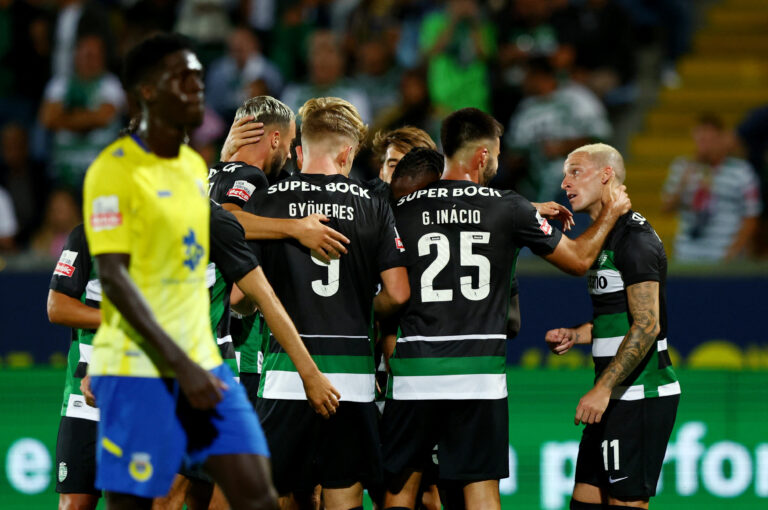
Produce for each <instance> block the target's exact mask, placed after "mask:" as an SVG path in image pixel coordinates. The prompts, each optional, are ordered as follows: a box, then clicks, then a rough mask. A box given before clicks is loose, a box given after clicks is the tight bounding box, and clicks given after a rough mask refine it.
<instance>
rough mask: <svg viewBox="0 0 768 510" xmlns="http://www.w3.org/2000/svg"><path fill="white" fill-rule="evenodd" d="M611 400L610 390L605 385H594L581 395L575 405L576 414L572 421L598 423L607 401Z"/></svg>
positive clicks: (575, 422)
mask: <svg viewBox="0 0 768 510" xmlns="http://www.w3.org/2000/svg"><path fill="white" fill-rule="evenodd" d="M610 401H611V390H610V389H609V388H606V387H605V386H595V387H594V388H592V389H591V390H589V391H588V392H587V394H586V395H584V396H583V397H581V400H579V405H578V406H576V416H575V417H574V419H573V423H574V424H575V425H578V424H579V423H583V424H585V425H586V424H589V423H600V419H601V418H602V417H603V413H604V412H605V409H606V408H607V407H608V403H609V402H610Z"/></svg>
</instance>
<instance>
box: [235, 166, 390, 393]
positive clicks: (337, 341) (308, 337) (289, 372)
mask: <svg viewBox="0 0 768 510" xmlns="http://www.w3.org/2000/svg"><path fill="white" fill-rule="evenodd" d="M245 210H246V211H248V212H253V213H255V214H258V215H260V216H268V217H275V218H303V217H305V216H308V215H310V214H315V213H319V214H325V215H326V216H328V217H329V218H331V221H330V222H329V223H328V225H329V226H331V227H332V228H334V229H336V230H337V231H339V232H341V233H342V234H344V235H345V236H346V237H347V238H348V239H349V240H350V242H351V244H349V245H348V246H347V249H348V251H349V253H348V254H346V255H342V256H341V258H340V259H337V260H332V261H331V262H330V264H326V263H325V262H323V261H322V260H320V259H319V258H318V257H317V256H316V255H313V254H311V253H310V252H309V250H308V249H307V248H305V247H303V246H302V245H301V244H299V243H298V241H295V240H284V241H266V242H259V243H252V244H254V245H255V247H256V250H257V255H258V258H259V261H260V262H261V263H262V267H263V269H264V273H265V274H266V276H267V278H268V279H269V281H270V283H271V284H272V286H273V288H274V289H275V293H276V294H277V296H278V297H279V298H280V301H282V303H283V305H284V306H285V309H286V311H287V312H288V315H290V317H291V319H292V320H293V322H294V324H295V325H296V329H297V330H298V332H299V334H300V335H301V338H302V340H303V341H304V344H305V345H306V346H307V349H308V350H309V353H310V354H311V355H312V358H313V359H314V360H315V363H316V364H317V366H318V368H319V369H320V371H322V372H323V373H324V374H325V375H326V376H327V377H328V379H329V380H330V381H331V383H332V384H333V385H334V386H335V387H336V389H338V390H339V392H340V393H341V398H342V400H344V401H352V402H372V401H373V398H374V389H375V381H374V362H373V345H372V342H371V340H370V337H369V330H370V328H371V319H372V308H373V298H374V296H375V294H376V289H377V285H378V282H379V274H380V273H381V272H383V271H386V270H388V269H392V268H394V267H401V266H404V265H405V260H404V258H403V253H402V252H403V251H404V248H403V246H402V243H401V241H400V239H399V238H398V235H397V231H396V230H395V221H394V217H393V215H392V209H391V208H390V206H389V204H387V203H386V202H384V201H383V200H381V199H379V198H377V197H375V196H374V195H372V194H371V192H370V191H369V190H368V188H367V187H365V185H364V184H362V183H361V182H359V181H357V180H355V179H348V178H346V177H344V176H342V175H332V176H327V175H316V174H294V175H293V176H291V177H289V178H287V179H284V180H282V181H279V182H278V183H276V184H273V185H272V186H270V187H269V188H268V189H267V190H266V191H263V192H260V193H259V194H258V195H254V198H253V199H252V200H250V201H249V202H248V204H247V205H246V207H245ZM266 351H267V352H266V353H265V359H264V365H263V376H262V378H261V386H260V388H259V396H260V397H263V398H269V399H286V400H304V399H305V398H306V396H305V394H304V387H303V385H302V382H301V379H300V378H299V375H298V373H297V372H296V368H295V366H294V365H293V363H292V362H291V360H290V359H289V358H288V356H287V354H285V352H284V351H283V349H282V347H280V345H279V344H278V343H277V342H276V341H275V339H274V337H271V336H270V339H269V342H268V345H267V348H266Z"/></svg>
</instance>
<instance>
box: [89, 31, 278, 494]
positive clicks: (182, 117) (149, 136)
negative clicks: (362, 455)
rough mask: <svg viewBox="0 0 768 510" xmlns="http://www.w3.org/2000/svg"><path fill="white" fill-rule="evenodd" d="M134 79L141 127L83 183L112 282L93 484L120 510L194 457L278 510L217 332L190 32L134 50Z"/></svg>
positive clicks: (106, 287) (263, 450)
mask: <svg viewBox="0 0 768 510" xmlns="http://www.w3.org/2000/svg"><path fill="white" fill-rule="evenodd" d="M124 85H125V87H126V90H127V92H128V93H133V94H136V95H137V97H138V99H139V101H140V104H141V111H142V115H143V119H142V123H141V127H140V128H139V131H138V133H136V134H134V135H131V136H126V137H122V138H120V139H118V140H117V141H116V142H114V143H113V144H111V145H110V146H108V147H107V148H106V149H105V150H104V151H103V152H102V153H101V154H100V155H99V157H98V158H97V159H96V160H95V161H94V162H93V164H92V165H91V167H90V169H89V170H88V173H87V175H86V179H85V186H84V204H85V212H84V216H85V220H86V226H85V230H86V236H87V239H88V245H89V247H90V249H91V253H92V254H93V255H94V257H95V258H96V262H97V266H98V273H99V280H100V281H101V283H102V288H103V300H102V308H101V312H102V323H101V326H100V327H99V329H98V331H97V333H96V335H95V337H94V340H93V346H94V348H93V357H92V359H91V364H90V366H89V374H90V375H91V388H92V390H93V394H94V395H95V397H96V403H97V404H98V405H99V409H100V412H101V421H100V422H99V435H98V442H97V451H96V459H97V470H96V486H97V487H98V488H100V489H103V490H104V491H105V492H106V499H107V506H108V508H110V509H124V508H125V509H128V508H130V509H136V508H150V507H151V504H152V498H153V497H157V496H162V495H164V494H165V493H166V492H167V491H168V489H169V487H170V486H171V482H172V481H173V478H174V474H175V473H176V471H177V470H178V468H179V466H180V465H181V464H182V460H183V459H184V458H186V459H187V460H189V461H190V462H191V463H204V466H205V469H206V471H207V472H208V473H210V474H211V476H212V477H213V479H214V480H215V481H216V482H217V483H219V484H220V486H221V487H222V489H223V492H224V493H225V495H226V497H227V500H228V501H229V503H230V504H231V505H232V506H233V507H234V508H274V507H275V505H276V499H275V493H274V489H273V488H272V486H271V482H270V473H269V469H270V468H269V452H268V449H267V446H266V441H265V440H264V436H263V434H262V432H261V429H260V427H259V424H258V421H257V419H256V416H255V414H254V412H253V410H252V408H251V406H250V404H249V403H248V400H247V397H246V395H245V392H244V390H243V389H242V388H241V387H240V386H239V385H238V384H237V383H236V382H235V381H234V379H233V378H232V374H231V372H230V371H229V369H228V368H227V367H226V366H224V365H223V363H222V359H221V356H220V355H219V353H218V349H217V348H216V344H215V342H214V341H213V340H212V339H213V335H212V332H211V326H210V320H209V314H208V310H209V302H208V299H209V296H208V292H207V290H206V285H205V270H206V261H207V259H208V246H209V218H210V207H209V199H208V197H207V193H206V191H207V190H206V175H207V169H206V167H205V163H204V162H203V160H202V158H200V156H199V155H198V154H196V153H195V152H194V151H193V150H191V149H189V148H188V147H187V146H185V145H183V143H182V142H183V140H184V138H185V135H186V133H187V132H188V131H189V130H190V129H192V128H194V127H195V126H197V125H199V124H200V123H201V121H202V117H203V108H204V106H203V105H204V102H203V82H202V66H201V64H200V62H199V60H198V59H197V57H196V56H195V54H194V53H193V52H192V51H191V50H190V48H189V44H188V43H187V41H186V40H185V39H183V38H182V37H180V36H176V35H169V34H158V35H156V36H153V37H151V38H149V39H147V40H145V41H143V42H142V43H140V44H138V45H137V46H136V47H135V48H133V49H132V50H131V51H130V52H129V53H128V55H127V56H126V60H125V69H124Z"/></svg>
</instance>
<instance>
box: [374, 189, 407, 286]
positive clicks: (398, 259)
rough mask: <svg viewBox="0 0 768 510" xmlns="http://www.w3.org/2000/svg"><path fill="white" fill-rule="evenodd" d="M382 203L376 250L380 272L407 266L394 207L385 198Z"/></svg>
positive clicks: (380, 201)
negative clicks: (393, 210) (393, 211)
mask: <svg viewBox="0 0 768 510" xmlns="http://www.w3.org/2000/svg"><path fill="white" fill-rule="evenodd" d="M378 202H379V204H380V208H381V209H380V212H381V214H380V218H381V220H380V221H381V224H380V227H379V239H378V243H377V250H376V257H377V259H376V263H377V265H378V269H379V273H382V272H384V271H386V270H387V269H392V268H393V267H400V266H405V246H404V245H403V241H402V239H400V234H399V233H398V231H397V227H396V226H395V215H394V214H392V208H391V207H389V204H387V203H386V202H384V201H383V200H378Z"/></svg>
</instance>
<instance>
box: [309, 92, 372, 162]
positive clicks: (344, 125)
mask: <svg viewBox="0 0 768 510" xmlns="http://www.w3.org/2000/svg"><path fill="white" fill-rule="evenodd" d="M299 115H300V116H301V139H302V142H303V141H304V140H307V141H317V140H323V139H324V138H327V137H328V135H337V136H340V137H343V138H347V139H349V140H350V141H352V142H353V143H355V144H357V146H356V149H355V150H356V152H355V153H357V151H359V150H360V148H361V147H362V144H363V141H364V140H365V137H366V135H367V134H368V126H366V125H365V123H364V122H363V119H362V118H361V117H360V114H359V113H358V112H357V108H355V106H354V105H353V104H352V103H350V102H349V101H345V100H343V99H341V98H338V97H317V98H313V99H310V100H308V101H307V102H306V103H304V105H303V106H302V107H301V108H299Z"/></svg>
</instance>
